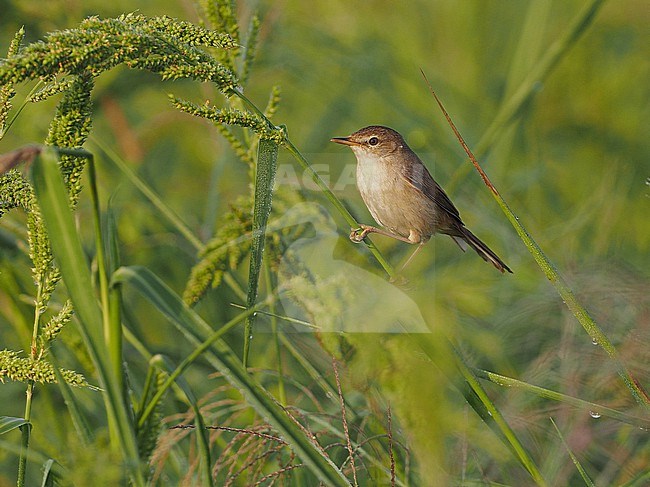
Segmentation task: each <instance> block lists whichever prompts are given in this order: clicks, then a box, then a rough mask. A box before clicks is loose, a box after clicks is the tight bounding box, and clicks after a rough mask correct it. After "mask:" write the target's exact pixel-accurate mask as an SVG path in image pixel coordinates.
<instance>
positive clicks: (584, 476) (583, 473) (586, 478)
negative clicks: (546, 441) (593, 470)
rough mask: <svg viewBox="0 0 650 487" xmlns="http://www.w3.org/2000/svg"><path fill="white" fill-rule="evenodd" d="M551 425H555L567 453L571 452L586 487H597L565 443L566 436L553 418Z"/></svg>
mask: <svg viewBox="0 0 650 487" xmlns="http://www.w3.org/2000/svg"><path fill="white" fill-rule="evenodd" d="M551 423H553V427H554V428H555V431H557V435H558V436H559V437H560V439H561V440H562V444H563V445H564V448H566V451H567V452H569V456H570V457H571V460H572V461H573V464H574V465H575V466H576V468H577V469H578V472H580V476H581V477H582V480H584V482H585V485H588V486H589V487H596V485H595V484H594V483H593V481H592V480H591V479H590V478H589V475H587V471H586V470H585V469H584V468H583V466H582V465H581V464H580V461H579V460H578V458H577V457H576V456H575V455H574V454H573V451H571V448H569V445H568V444H567V442H566V441H565V439H564V436H563V435H562V432H561V431H560V429H559V428H558V427H557V425H556V424H555V421H553V418H551Z"/></svg>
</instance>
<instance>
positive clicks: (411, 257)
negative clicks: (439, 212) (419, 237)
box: [399, 241, 427, 272]
mask: <svg viewBox="0 0 650 487" xmlns="http://www.w3.org/2000/svg"><path fill="white" fill-rule="evenodd" d="M425 243H427V242H426V241H424V242H420V245H418V246H417V248H416V249H415V250H414V251H413V253H412V254H411V255H410V256H409V258H408V259H406V262H404V264H402V267H400V268H399V272H402V271H403V270H404V268H405V267H406V266H407V265H409V263H410V262H411V261H412V260H413V257H415V256H416V254H417V253H418V252H419V251H420V249H421V248H422V246H423V245H424V244H425Z"/></svg>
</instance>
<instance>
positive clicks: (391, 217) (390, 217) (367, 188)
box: [357, 157, 435, 238]
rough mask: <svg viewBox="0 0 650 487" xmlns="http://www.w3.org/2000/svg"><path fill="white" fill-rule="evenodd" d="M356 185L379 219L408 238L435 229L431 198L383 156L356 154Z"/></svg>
mask: <svg viewBox="0 0 650 487" xmlns="http://www.w3.org/2000/svg"><path fill="white" fill-rule="evenodd" d="M357 162H358V164H357V186H358V188H359V192H360V193H361V197H362V198H363V201H364V203H365V204H366V206H367V207H368V210H369V211H370V214H371V215H372V217H373V218H374V219H375V221H376V222H377V223H379V224H380V225H382V226H384V227H386V228H388V229H389V230H391V231H392V232H394V233H397V234H399V235H402V236H404V237H407V238H409V235H411V236H417V235H419V236H420V237H421V238H428V237H429V236H431V235H432V234H433V232H434V228H433V221H434V219H433V215H432V214H431V212H433V211H435V208H434V207H433V205H432V202H431V201H430V200H429V199H428V198H427V197H426V196H424V194H423V193H422V192H420V191H418V190H417V189H415V188H414V187H413V186H412V185H410V184H409V183H408V182H407V180H406V178H405V177H404V176H403V175H402V173H401V171H400V169H399V167H397V166H396V165H394V164H391V161H390V160H387V159H384V158H363V157H360V158H357ZM415 238H417V237H415Z"/></svg>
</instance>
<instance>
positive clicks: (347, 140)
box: [330, 137, 359, 145]
mask: <svg viewBox="0 0 650 487" xmlns="http://www.w3.org/2000/svg"><path fill="white" fill-rule="evenodd" d="M330 142H336V143H337V144H343V145H359V144H357V143H356V142H353V141H352V140H350V137H333V138H331V139H330Z"/></svg>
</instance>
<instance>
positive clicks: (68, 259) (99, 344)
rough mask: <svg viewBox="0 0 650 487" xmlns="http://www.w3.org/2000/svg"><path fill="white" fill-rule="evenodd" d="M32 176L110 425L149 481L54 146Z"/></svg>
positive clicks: (134, 471)
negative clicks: (114, 365)
mask: <svg viewBox="0 0 650 487" xmlns="http://www.w3.org/2000/svg"><path fill="white" fill-rule="evenodd" d="M86 154H88V153H86ZM32 179H33V184H34V192H35V194H36V197H37V200H38V204H39V207H40V209H41V212H42V214H43V220H44V221H45V227H46V229H47V232H48V236H49V239H50V244H51V246H52V252H53V254H54V258H55V259H56V261H57V264H58V266H59V268H60V270H61V275H62V276H63V280H64V282H65V285H66V287H67V289H68V292H69V294H70V299H71V300H72V303H73V304H74V308H75V312H76V315H77V317H78V320H77V321H78V323H79V325H80V326H79V330H80V332H81V335H82V337H83V339H84V342H85V345H86V347H87V349H88V353H89V354H90V356H91V358H92V360H93V363H94V365H95V367H96V368H97V373H98V375H99V380H100V383H101V386H102V389H103V391H102V393H103V396H104V404H105V406H106V409H107V414H108V419H109V425H110V426H111V431H112V432H113V435H114V436H115V438H114V441H115V443H117V444H113V445H112V446H113V448H114V449H115V450H116V451H120V452H121V453H122V455H123V456H124V460H125V463H126V464H127V465H128V466H129V467H130V473H131V475H132V479H133V482H134V484H135V485H144V477H143V476H142V471H141V470H140V468H139V457H138V449H137V446H136V442H135V433H134V429H133V424H132V423H131V419H130V415H129V412H128V411H127V410H126V407H125V402H124V398H123V393H122V389H121V388H120V387H119V382H118V379H117V378H116V377H115V376H114V374H113V372H112V368H111V364H110V359H109V356H108V353H107V348H106V344H105V342H104V338H103V331H102V314H101V312H100V309H99V306H98V303H97V297H96V296H95V294H94V291H93V289H94V288H93V285H92V280H91V278H90V270H89V268H88V264H87V262H86V255H85V254H84V251H83V248H82V246H81V240H80V239H79V235H78V233H77V229H76V226H75V223H74V219H73V216H72V212H71V211H70V207H69V198H68V194H67V191H66V188H65V184H64V182H63V178H62V176H61V173H60V171H59V165H58V158H57V153H56V151H55V149H52V148H44V149H43V152H42V153H41V156H40V157H39V158H38V159H37V160H36V161H35V163H34V165H33V166H32ZM112 440H113V438H112Z"/></svg>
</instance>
